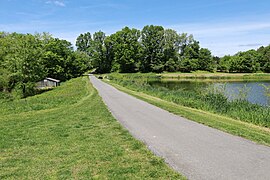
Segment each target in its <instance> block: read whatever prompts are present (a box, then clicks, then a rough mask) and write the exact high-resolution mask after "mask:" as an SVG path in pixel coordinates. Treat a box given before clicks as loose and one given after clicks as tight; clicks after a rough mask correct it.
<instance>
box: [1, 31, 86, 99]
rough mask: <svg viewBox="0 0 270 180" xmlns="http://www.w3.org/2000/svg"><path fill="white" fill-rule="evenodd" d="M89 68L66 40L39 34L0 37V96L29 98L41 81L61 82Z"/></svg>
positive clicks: (84, 57) (80, 54)
mask: <svg viewBox="0 0 270 180" xmlns="http://www.w3.org/2000/svg"><path fill="white" fill-rule="evenodd" d="M89 68H90V59H89V57H88V55H87V54H86V53H84V52H82V51H74V49H73V46H72V44H71V43H70V42H68V41H66V40H60V39H58V38H54V37H52V35H50V34H48V33H43V34H35V35H32V34H19V33H5V32H1V33H0V92H7V93H9V92H12V93H14V95H16V96H18V97H26V96H29V95H33V94H34V93H35V89H36V82H37V81H40V80H42V79H44V78H45V77H52V78H55V79H59V80H61V81H65V80H67V79H70V78H73V77H77V76H80V75H82V74H83V73H84V72H85V71H87V70H88V69H89Z"/></svg>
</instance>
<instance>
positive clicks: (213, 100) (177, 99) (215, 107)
mask: <svg viewBox="0 0 270 180" xmlns="http://www.w3.org/2000/svg"><path fill="white" fill-rule="evenodd" d="M107 77H108V79H109V80H111V81H112V82H114V83H117V84H119V85H121V86H124V87H127V88H129V89H132V90H135V91H140V92H143V93H146V94H149V95H153V96H156V97H159V98H161V99H164V100H167V101H171V102H174V103H176V104H180V105H183V106H187V107H192V108H196V109H201V110H204V111H209V112H213V113H218V114H221V115H225V116H228V117H231V118H234V119H237V120H240V121H245V122H250V123H253V124H255V125H259V126H263V127H268V128H269V127H270V107H263V106H260V105H256V104H251V103H249V102H247V101H246V100H245V99H244V98H239V99H236V100H233V101H230V100H229V99H228V98H227V97H226V96H225V95H224V93H222V90H221V91H220V90H215V91H213V90H212V91H211V90H205V91H200V90H198V91H185V90H182V89H178V90H169V89H167V88H165V87H153V86H151V85H149V83H148V82H149V81H151V80H155V79H158V78H159V77H157V76H156V75H154V74H145V75H144V74H138V75H137V74H109V75H107ZM245 91H246V90H245V89H243V90H242V92H243V93H242V94H243V96H244V94H245Z"/></svg>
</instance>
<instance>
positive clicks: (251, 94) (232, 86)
mask: <svg viewBox="0 0 270 180" xmlns="http://www.w3.org/2000/svg"><path fill="white" fill-rule="evenodd" d="M149 84H150V85H151V86H154V87H165V88H167V89H170V90H177V89H183V90H186V91H195V90H199V91H209V90H210V91H218V92H221V93H223V94H224V95H225V96H226V97H228V99H229V100H235V99H246V100H247V101H249V102H251V103H253V104H260V105H263V106H270V97H269V95H268V96H267V93H270V81H224V80H223V81H205V80H166V81H164V80H162V81H151V82H149ZM267 87H268V88H269V89H268V90H267Z"/></svg>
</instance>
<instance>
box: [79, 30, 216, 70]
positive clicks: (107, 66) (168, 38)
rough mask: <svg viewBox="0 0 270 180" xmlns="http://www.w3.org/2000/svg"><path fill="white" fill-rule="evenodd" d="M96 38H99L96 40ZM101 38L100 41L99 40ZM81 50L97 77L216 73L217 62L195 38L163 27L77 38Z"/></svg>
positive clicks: (99, 33) (100, 33) (87, 35)
mask: <svg viewBox="0 0 270 180" xmlns="http://www.w3.org/2000/svg"><path fill="white" fill-rule="evenodd" d="M95 36H96V37H95ZM97 37H99V38H97ZM76 45H77V49H78V50H79V51H83V52H85V53H87V54H88V55H89V56H90V61H91V65H92V67H93V68H95V69H96V72H97V73H107V72H122V73H125V72H126V73H131V72H137V71H139V72H162V71H168V72H175V71H179V70H181V71H184V72H190V71H194V70H209V71H213V69H214V68H215V67H214V65H213V58H212V56H211V52H210V51H209V50H208V49H203V48H202V49H201V48H200V46H199V42H198V41H195V40H194V38H193V36H192V35H189V36H188V35H187V34H186V33H182V34H178V33H177V32H176V31H175V30H172V29H164V28H163V27H162V26H154V25H150V26H145V27H144V28H143V29H142V31H141V32H140V31H139V30H137V29H134V28H133V29H130V28H129V27H125V28H123V29H122V30H120V31H117V32H116V33H114V34H112V35H110V36H107V37H105V34H104V33H103V32H101V31H100V32H97V33H95V34H94V35H93V39H92V38H91V35H90V33H85V34H81V35H80V36H79V37H78V38H77V42H76Z"/></svg>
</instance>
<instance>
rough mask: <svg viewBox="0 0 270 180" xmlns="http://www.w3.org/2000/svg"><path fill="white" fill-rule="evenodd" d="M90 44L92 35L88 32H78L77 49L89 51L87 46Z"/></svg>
mask: <svg viewBox="0 0 270 180" xmlns="http://www.w3.org/2000/svg"><path fill="white" fill-rule="evenodd" d="M91 45H92V36H91V34H90V32H87V33H84V34H80V35H79V36H78V37H77V40H76V47H77V50H78V51H82V52H86V53H89V48H90V47H91Z"/></svg>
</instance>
